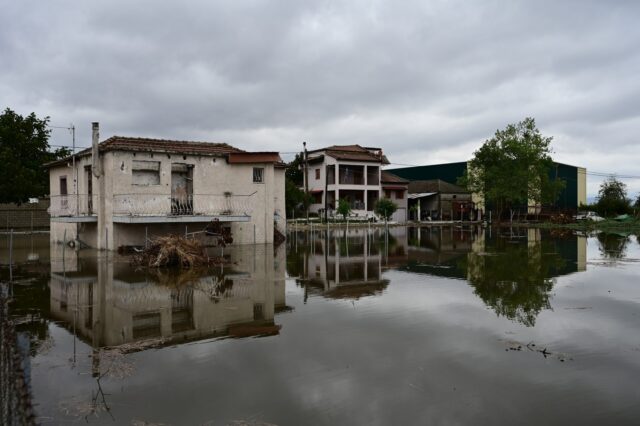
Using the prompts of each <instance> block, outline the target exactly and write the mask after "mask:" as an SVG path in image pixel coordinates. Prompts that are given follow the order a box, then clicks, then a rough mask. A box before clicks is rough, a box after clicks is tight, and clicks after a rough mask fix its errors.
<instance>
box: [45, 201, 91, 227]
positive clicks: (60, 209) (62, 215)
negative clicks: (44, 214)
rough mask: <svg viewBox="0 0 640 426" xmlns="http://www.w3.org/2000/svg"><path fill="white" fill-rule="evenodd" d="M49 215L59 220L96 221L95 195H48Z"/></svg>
mask: <svg viewBox="0 0 640 426" xmlns="http://www.w3.org/2000/svg"><path fill="white" fill-rule="evenodd" d="M50 201H51V205H50V206H49V215H50V216H51V217H52V218H55V219H56V220H57V221H59V222H96V221H97V216H96V214H95V210H94V208H95V206H96V202H97V196H96V195H89V194H69V195H52V196H51V197H50Z"/></svg>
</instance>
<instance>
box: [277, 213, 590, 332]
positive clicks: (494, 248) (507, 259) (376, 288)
mask: <svg viewBox="0 0 640 426" xmlns="http://www.w3.org/2000/svg"><path fill="white" fill-rule="evenodd" d="M505 232H507V234H505ZM289 244H290V248H289V251H290V253H289V274H290V275H292V276H298V277H300V280H299V283H300V284H301V285H303V286H304V288H305V291H306V292H312V293H320V294H322V295H324V296H326V297H336V298H345V297H352V298H358V297H362V296H365V295H373V294H380V293H382V291H383V290H384V289H385V288H386V287H387V285H388V280H385V279H384V278H383V277H382V271H384V270H386V269H390V268H393V269H399V270H403V271H407V272H412V273H419V274H428V275H432V276H439V277H445V278H456V279H461V280H466V281H467V282H468V283H469V285H471V287H473V289H474V292H475V293H476V295H478V296H479V297H480V298H481V299H482V300H483V302H484V303H485V304H487V305H488V306H491V307H492V308H493V309H494V310H495V311H496V312H497V313H498V314H499V315H505V316H507V317H508V318H510V319H517V320H518V321H520V322H522V323H524V324H527V325H531V324H533V323H534V321H535V317H536V315H537V314H538V313H539V312H540V311H541V310H542V309H546V308H548V307H549V306H550V305H549V298H550V291H551V289H552V288H553V285H554V283H555V281H554V277H557V276H561V275H566V274H570V273H573V272H578V271H583V270H585V265H586V239H585V238H584V237H581V236H577V235H573V234H570V233H569V234H566V235H550V234H549V233H547V232H546V231H542V230H540V229H524V228H522V229H521V230H515V231H509V230H497V231H496V230H493V231H492V230H490V229H484V228H482V227H473V226H466V227H462V226H459V227H422V228H405V227H400V228H391V229H390V230H389V234H388V236H386V235H385V233H384V231H383V230H373V231H369V230H367V229H362V228H361V229H352V230H351V231H349V232H346V231H345V230H334V231H329V232H325V231H319V232H315V233H305V232H297V233H295V234H294V236H293V239H292V240H290V241H289Z"/></svg>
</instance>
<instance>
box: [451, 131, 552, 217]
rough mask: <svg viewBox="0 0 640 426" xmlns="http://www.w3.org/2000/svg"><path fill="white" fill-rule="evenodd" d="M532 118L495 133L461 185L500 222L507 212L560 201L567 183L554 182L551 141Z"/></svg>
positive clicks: (485, 143) (470, 164)
mask: <svg viewBox="0 0 640 426" xmlns="http://www.w3.org/2000/svg"><path fill="white" fill-rule="evenodd" d="M552 139H553V138H551V137H545V136H543V135H542V134H541V133H540V131H539V130H538V129H537V128H536V123H535V120H534V119H533V118H525V119H524V120H523V121H521V122H519V123H517V124H509V125H508V126H507V127H506V128H505V129H504V130H498V131H496V133H495V135H494V136H493V137H492V138H491V139H487V140H486V141H485V142H484V144H483V145H482V147H480V149H478V150H477V151H476V152H474V155H473V159H472V160H471V161H470V162H469V167H468V171H467V172H466V173H465V175H464V176H463V177H462V178H461V179H460V182H459V183H460V184H462V185H463V186H466V188H467V189H468V190H470V191H471V192H474V193H476V194H479V195H481V196H483V197H484V199H485V201H486V202H490V203H492V204H493V206H494V207H495V209H496V210H497V218H498V220H500V218H501V217H502V213H503V211H504V210H505V209H510V210H511V217H512V218H513V212H514V208H516V207H520V206H527V205H528V204H529V201H532V202H534V203H536V204H538V205H540V204H544V203H550V202H553V201H555V199H557V197H558V195H559V193H560V190H561V189H562V188H563V187H564V182H563V181H561V180H559V179H551V178H550V176H549V175H550V171H551V169H552V167H553V160H552V159H551V152H552V151H551V141H552Z"/></svg>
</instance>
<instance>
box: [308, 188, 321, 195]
mask: <svg viewBox="0 0 640 426" xmlns="http://www.w3.org/2000/svg"><path fill="white" fill-rule="evenodd" d="M309 192H311V193H312V194H322V193H323V192H324V191H323V190H322V189H312V190H311V191H309Z"/></svg>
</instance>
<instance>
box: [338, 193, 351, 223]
mask: <svg viewBox="0 0 640 426" xmlns="http://www.w3.org/2000/svg"><path fill="white" fill-rule="evenodd" d="M336 211H337V212H338V214H341V215H342V218H343V219H346V218H347V216H348V215H349V213H351V205H350V204H349V201H347V200H346V199H344V198H340V199H339V200H338V208H337V210H336Z"/></svg>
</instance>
